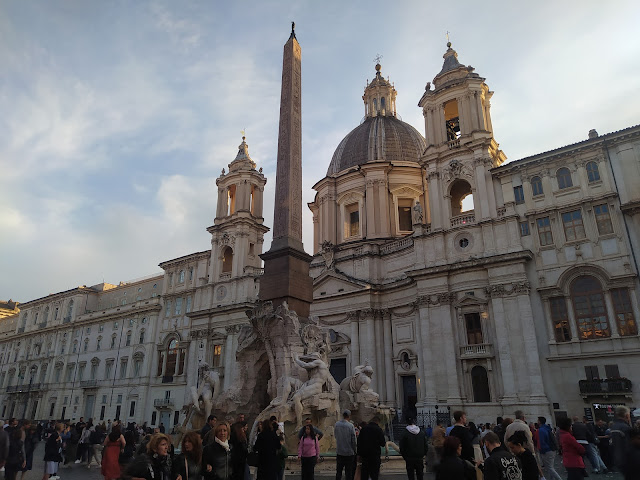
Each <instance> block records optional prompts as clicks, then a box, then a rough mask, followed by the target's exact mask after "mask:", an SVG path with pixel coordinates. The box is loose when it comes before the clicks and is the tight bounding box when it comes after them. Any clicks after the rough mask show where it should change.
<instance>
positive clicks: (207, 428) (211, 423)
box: [200, 415, 218, 440]
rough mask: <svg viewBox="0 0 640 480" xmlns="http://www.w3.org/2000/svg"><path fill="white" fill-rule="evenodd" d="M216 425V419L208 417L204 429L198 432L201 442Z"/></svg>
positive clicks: (212, 416) (213, 416)
mask: <svg viewBox="0 0 640 480" xmlns="http://www.w3.org/2000/svg"><path fill="white" fill-rule="evenodd" d="M216 423H218V418H217V417H216V416H215V415H209V417H208V418H207V423H205V424H204V427H202V429H201V430H200V438H201V439H202V440H204V437H205V436H206V435H207V433H209V431H211V430H213V429H214V428H215V427H216Z"/></svg>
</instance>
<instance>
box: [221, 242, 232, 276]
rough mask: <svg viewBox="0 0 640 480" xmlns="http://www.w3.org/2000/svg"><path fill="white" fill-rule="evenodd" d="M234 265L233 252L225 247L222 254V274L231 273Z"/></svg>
mask: <svg viewBox="0 0 640 480" xmlns="http://www.w3.org/2000/svg"><path fill="white" fill-rule="evenodd" d="M232 264H233V250H231V247H225V249H224V252H223V253H222V273H231V267H232Z"/></svg>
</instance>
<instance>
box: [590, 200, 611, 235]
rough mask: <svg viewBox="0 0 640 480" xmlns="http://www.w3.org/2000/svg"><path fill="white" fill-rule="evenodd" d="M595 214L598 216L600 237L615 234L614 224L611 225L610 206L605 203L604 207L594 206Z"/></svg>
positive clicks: (597, 222)
mask: <svg viewBox="0 0 640 480" xmlns="http://www.w3.org/2000/svg"><path fill="white" fill-rule="evenodd" d="M593 213H594V214H595V216H596V225H597V226H598V233H599V234H600V235H606V234H608V233H613V224H612V223H611V215H609V207H608V205H607V204H606V203H604V204H602V205H596V206H594V207H593Z"/></svg>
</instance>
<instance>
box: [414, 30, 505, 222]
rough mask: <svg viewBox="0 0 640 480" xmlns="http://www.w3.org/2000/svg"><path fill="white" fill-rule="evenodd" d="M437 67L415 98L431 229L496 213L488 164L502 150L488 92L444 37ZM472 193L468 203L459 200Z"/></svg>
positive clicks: (497, 158)
mask: <svg viewBox="0 0 640 480" xmlns="http://www.w3.org/2000/svg"><path fill="white" fill-rule="evenodd" d="M443 58H444V63H443V65H442V69H441V70H440V72H439V73H438V74H437V75H436V76H435V78H434V79H433V85H432V83H431V82H428V83H427V86H426V88H425V92H424V94H423V95H422V98H421V99H420V101H419V102H418V106H420V107H421V108H422V113H423V115H424V120H425V139H426V143H427V148H426V150H425V153H424V155H423V156H422V158H421V163H422V165H423V166H424V167H425V169H426V180H427V182H428V190H429V206H430V209H431V212H430V214H431V230H432V231H438V230H440V229H447V228H451V227H454V226H456V225H458V224H460V222H462V224H466V225H469V224H474V223H477V222H481V221H482V220H487V219H489V218H495V217H496V216H497V208H496V198H495V193H494V190H493V188H492V187H491V182H492V180H491V172H490V169H491V168H493V167H497V166H499V165H501V164H502V163H503V162H504V161H505V160H506V156H505V155H504V153H503V152H502V150H500V149H499V148H498V147H499V145H498V143H497V142H496V141H495V139H494V137H493V126H492V124H491V103H490V100H491V97H492V95H493V92H492V91H490V90H489V87H488V86H487V84H486V83H485V79H484V78H482V77H481V76H480V75H478V74H477V73H475V72H474V70H475V69H474V68H473V67H471V66H466V65H463V64H461V63H460V62H459V61H458V54H457V52H456V51H455V50H454V49H453V48H451V42H448V43H447V51H446V52H445V54H444V55H443ZM469 195H472V202H470V203H471V205H472V206H471V207H470V208H469V207H468V206H467V204H468V203H469V202H465V203H463V200H465V199H466V198H467V197H468V196H469Z"/></svg>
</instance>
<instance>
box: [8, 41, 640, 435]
mask: <svg viewBox="0 0 640 480" xmlns="http://www.w3.org/2000/svg"><path fill="white" fill-rule="evenodd" d="M381 69H382V67H381V66H380V65H377V66H376V76H375V78H374V79H373V80H372V82H371V83H369V84H368V85H367V87H366V89H365V91H364V95H363V97H362V99H363V102H364V110H365V120H364V121H363V122H362V124H360V125H359V126H358V127H356V128H355V129H354V130H353V131H351V132H350V133H349V134H348V135H347V136H346V137H345V138H344V140H343V141H342V142H340V144H339V145H338V147H337V149H336V151H335V153H334V155H333V158H332V159H330V161H329V159H327V160H328V161H327V163H328V170H327V174H326V176H325V177H324V178H323V179H321V180H319V181H318V182H317V183H316V184H315V185H314V189H315V190H316V192H317V193H316V196H315V199H314V201H313V202H311V203H310V204H309V208H310V209H311V211H312V213H313V227H314V237H313V243H314V244H313V253H314V259H313V261H312V263H311V276H312V277H313V292H314V293H313V297H314V301H313V304H312V306H311V315H313V316H315V317H317V318H318V321H319V323H320V324H321V325H322V326H324V327H326V328H327V329H329V331H330V334H331V335H330V337H331V342H332V352H331V355H330V357H331V371H332V373H333V374H334V377H336V380H337V381H338V382H340V380H341V379H342V378H344V377H345V376H347V375H350V374H351V372H352V371H353V369H354V367H356V366H358V365H362V364H365V363H368V364H370V365H371V366H372V367H373V369H374V372H375V373H374V377H373V383H372V386H373V388H374V390H375V391H377V392H378V393H379V394H380V401H381V402H382V403H384V404H386V405H389V406H392V407H394V408H396V409H397V410H398V412H399V415H400V418H403V417H406V416H408V415H412V416H413V415H417V416H418V418H419V420H421V422H420V423H424V424H427V423H433V422H434V421H435V420H436V419H438V418H440V419H444V418H449V417H450V411H452V410H455V409H458V408H463V409H465V410H466V411H467V412H468V414H469V418H470V419H473V420H477V421H482V422H486V421H494V420H495V417H496V416H499V415H504V416H507V415H512V414H513V411H514V410H515V409H522V410H524V411H525V413H526V414H527V416H528V417H529V418H534V417H536V416H538V415H544V416H547V417H553V416H554V415H555V416H563V415H582V414H585V413H586V414H588V415H592V416H599V417H602V418H606V415H607V414H608V412H609V410H610V408H611V407H612V406H614V405H619V404H626V405H628V406H635V405H636V404H637V402H638V398H639V396H640V388H639V386H638V382H639V381H640V375H639V374H638V373H637V372H638V371H639V370H640V369H639V368H638V367H640V337H639V336H638V327H637V322H638V320H639V319H640V309H639V306H638V305H639V292H640V285H639V283H638V265H637V261H638V260H637V257H638V256H639V255H640V127H630V128H627V129H625V130H622V131H619V132H614V133H610V134H606V135H602V136H599V135H598V134H597V133H596V132H595V131H591V132H589V138H588V139H586V140H584V141H582V142H579V143H577V144H573V145H568V146H565V147H562V148H558V149H556V150H552V151H549V152H544V153H541V154H539V155H534V156H532V157H528V158H524V159H520V160H517V161H513V162H510V163H505V160H506V156H505V154H504V153H503V152H502V151H501V150H500V149H499V145H498V143H497V141H496V139H495V138H494V131H493V126H492V123H491V104H490V100H491V97H492V95H493V92H491V91H490V90H489V87H488V85H487V84H486V83H485V79H484V78H482V77H481V76H479V75H478V74H477V73H475V72H474V69H473V68H471V67H467V66H465V65H462V64H461V63H460V62H459V61H458V59H457V53H456V52H455V51H454V50H453V49H452V48H451V46H450V45H448V49H447V51H446V53H445V55H444V64H443V67H442V70H441V71H440V72H439V73H438V74H437V75H436V77H435V78H434V80H433V82H429V83H428V84H427V88H426V89H425V92H424V93H423V95H422V97H421V98H420V99H417V100H419V101H418V105H419V107H420V108H422V111H423V114H424V118H425V123H424V127H421V129H423V131H424V135H423V134H422V133H421V132H419V131H418V130H417V129H415V128H414V127H412V126H411V125H408V124H407V123H405V122H402V121H401V120H400V119H399V118H398V114H397V111H396V103H395V99H396V94H397V92H396V90H395V88H394V86H393V85H392V84H390V83H389V81H388V80H385V78H384V77H383V76H382V72H381ZM266 181H267V179H266V177H265V176H264V175H263V174H262V169H260V168H257V165H256V163H255V162H254V161H253V160H252V159H251V157H250V155H249V150H248V145H247V144H246V142H245V140H244V138H243V140H242V143H241V144H240V146H239V148H238V154H237V156H236V158H235V159H234V160H233V161H232V162H231V163H230V164H229V169H228V172H227V171H226V170H223V172H222V174H221V176H220V177H219V178H218V179H217V182H216V183H217V187H218V192H217V193H218V202H217V208H216V212H215V214H216V215H215V220H214V224H213V225H212V226H210V227H209V228H208V229H207V230H208V231H209V233H210V234H211V245H210V248H207V249H206V250H203V251H201V252H197V253H192V254H188V255H185V256H183V257H180V258H176V259H172V260H168V261H164V262H162V263H160V267H161V268H162V269H163V271H164V274H162V275H158V276H153V277H149V278H144V279H140V280H137V281H133V282H128V283H125V284H120V285H109V284H101V285H96V286H92V287H85V286H83V287H78V288H76V289H72V290H68V291H64V292H59V293H56V294H53V295H49V296H47V297H44V298H41V299H36V300H32V301H28V302H24V303H21V304H20V305H19V307H20V312H19V313H17V314H15V315H13V316H9V317H7V318H5V319H2V326H9V327H10V328H9V327H7V328H3V332H5V334H4V335H3V336H2V338H0V414H1V415H0V416H2V417H10V416H16V417H29V418H35V419H50V418H70V419H78V418H79V417H80V416H84V417H85V418H88V417H93V418H94V419H99V420H106V419H113V418H120V419H122V420H125V421H137V422H145V421H146V422H147V423H148V424H150V425H159V424H160V423H163V424H164V425H165V426H166V427H168V426H171V425H176V424H179V423H181V422H182V421H183V420H184V412H182V407H183V405H185V404H186V403H188V401H189V400H190V396H189V389H190V388H191V387H193V386H195V385H196V383H197V367H198V365H199V364H201V363H203V362H206V363H207V364H208V365H209V367H210V368H212V369H214V370H216V371H217V372H218V373H219V375H220V377H221V379H222V385H221V388H226V387H228V386H230V384H231V383H232V382H233V380H234V378H235V376H236V375H238V374H240V372H236V371H235V350H236V347H237V345H238V336H239V333H240V327H241V326H242V325H243V324H246V323H247V317H246V314H245V312H246V311H247V310H249V309H251V308H252V307H253V306H254V305H255V302H256V301H257V298H258V292H259V288H260V278H261V275H262V273H263V271H262V261H261V259H260V254H261V253H262V251H263V237H264V234H265V233H266V232H267V231H268V228H267V227H266V226H265V225H264V220H263V213H262V205H263V202H262V195H263V192H264V185H265V183H266Z"/></svg>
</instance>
